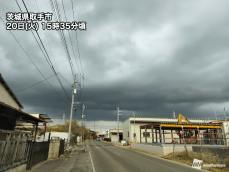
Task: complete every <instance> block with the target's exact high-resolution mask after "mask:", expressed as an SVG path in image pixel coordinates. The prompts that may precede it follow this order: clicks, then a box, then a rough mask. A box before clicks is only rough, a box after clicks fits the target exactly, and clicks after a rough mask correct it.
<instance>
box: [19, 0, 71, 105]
mask: <svg viewBox="0 0 229 172" xmlns="http://www.w3.org/2000/svg"><path fill="white" fill-rule="evenodd" d="M22 2H23V4H24V6H25V8H26V11H27V12H28V13H29V10H28V9H27V7H26V5H25V2H24V0H22ZM18 5H19V4H18ZM32 22H33V21H31V23H32ZM31 31H32V30H31ZM36 33H37V36H38V38H39V40H40V42H41V44H42V47H43V49H44V50H45V53H46V55H47V57H48V59H47V58H46V56H45V59H46V61H47V62H48V64H49V66H50V67H51V69H52V71H53V73H54V74H55V76H56V78H57V80H58V82H59V83H60V85H61V87H62V89H63V90H64V92H65V94H66V96H67V97H68V99H69V101H70V98H69V96H68V94H67V92H66V90H65V89H64V86H63V84H62V82H61V80H60V78H59V77H58V75H57V73H56V71H55V69H54V67H53V65H52V62H51V60H50V58H49V55H48V53H47V51H46V49H45V46H44V44H43V42H42V40H41V38H40V36H39V34H38V32H37V31H36ZM34 37H35V36H34Z"/></svg>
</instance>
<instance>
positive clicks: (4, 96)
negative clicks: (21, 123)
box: [0, 83, 19, 109]
mask: <svg viewBox="0 0 229 172" xmlns="http://www.w3.org/2000/svg"><path fill="white" fill-rule="evenodd" d="M0 101H1V102H3V103H5V104H7V105H10V106H11V107H14V108H16V109H19V106H18V104H17V103H16V102H15V100H14V99H13V98H12V96H11V95H10V94H9V92H8V91H7V90H6V89H5V87H4V86H3V85H2V83H0Z"/></svg>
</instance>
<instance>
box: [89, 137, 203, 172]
mask: <svg viewBox="0 0 229 172" xmlns="http://www.w3.org/2000/svg"><path fill="white" fill-rule="evenodd" d="M87 145H88V146H87V149H88V150H89V155H90V159H91V161H92V166H93V171H94V172H108V171H109V172H146V171H150V172H151V171H155V172H186V171H190V172H197V171H202V170H198V169H194V168H192V167H191V166H190V167H189V166H187V165H183V164H177V163H174V162H170V161H167V160H163V159H160V158H157V157H153V156H148V155H145V154H142V153H139V152H136V151H132V150H129V149H125V148H120V147H118V146H114V145H112V144H111V143H105V142H102V141H94V140H90V141H88V143H87Z"/></svg>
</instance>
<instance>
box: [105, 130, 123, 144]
mask: <svg viewBox="0 0 229 172" xmlns="http://www.w3.org/2000/svg"><path fill="white" fill-rule="evenodd" d="M106 132H107V133H106V137H108V138H111V142H117V141H118V136H117V134H118V129H110V130H107V131H106ZM122 139H123V130H122V129H119V140H122Z"/></svg>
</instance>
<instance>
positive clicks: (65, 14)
mask: <svg viewBox="0 0 229 172" xmlns="http://www.w3.org/2000/svg"><path fill="white" fill-rule="evenodd" d="M62 6H63V10H64V16H65V21H66V22H67V16H66V13H65V8H64V1H63V0H62ZM68 35H69V39H70V42H71V46H72V51H73V55H74V57H75V61H76V55H75V51H74V48H73V45H72V39H71V36H70V32H69V30H68ZM76 66H77V68H78V71H79V73H80V70H79V66H78V64H77V61H76Z"/></svg>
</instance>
